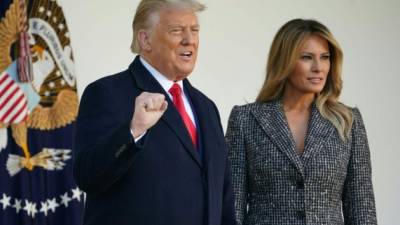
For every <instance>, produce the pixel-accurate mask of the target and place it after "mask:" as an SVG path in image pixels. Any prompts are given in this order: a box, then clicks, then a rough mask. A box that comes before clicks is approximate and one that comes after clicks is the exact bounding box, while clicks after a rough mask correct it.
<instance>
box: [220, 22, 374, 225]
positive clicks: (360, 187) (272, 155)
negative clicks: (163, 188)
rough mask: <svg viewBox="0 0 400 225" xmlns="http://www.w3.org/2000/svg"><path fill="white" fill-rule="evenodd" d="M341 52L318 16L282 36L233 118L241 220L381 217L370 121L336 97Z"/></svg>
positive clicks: (369, 220)
mask: <svg viewBox="0 0 400 225" xmlns="http://www.w3.org/2000/svg"><path fill="white" fill-rule="evenodd" d="M342 58H343V55H342V51H341V49H340V47H339V44H338V43H337V41H336V40H335V39H334V37H333V35H332V34H331V32H330V31H329V30H328V29H327V28H326V27H325V26H324V25H322V24H321V23H319V22H317V21H315V20H302V19H295V20H292V21H289V22H288V23H286V24H285V25H284V26H283V27H282V28H281V29H280V30H279V31H278V33H277V34H276V36H275V38H274V41H273V43H272V46H271V49H270V52H269V58H268V63H267V75H266V80H265V83H264V85H263V87H262V89H261V91H260V93H259V95H258V97H257V99H256V102H255V103H252V104H247V105H244V106H235V107H234V108H233V109H232V112H231V115H230V118H229V124H228V130H227V134H226V140H227V143H228V148H229V160H230V163H231V170H232V179H233V181H232V182H233V187H234V191H235V198H236V199H235V200H236V201H235V207H236V215H237V220H238V224H239V225H242V224H243V225H253V224H254V225H255V224H258V225H262V224H277V225H285V224H288V225H289V224H290V225H296V224H315V225H320V224H329V225H332V224H333V225H336V224H358V225H369V224H376V223H377V222H376V212H375V200H374V193H373V188H372V182H371V163H370V152H369V147H368V141H367V136H366V132H365V128H364V124H363V121H362V118H361V115H360V112H359V111H358V109H357V108H349V107H347V106H346V105H344V104H342V103H341V102H339V101H338V99H339V96H340V92H341V89H342V79H341V67H342Z"/></svg>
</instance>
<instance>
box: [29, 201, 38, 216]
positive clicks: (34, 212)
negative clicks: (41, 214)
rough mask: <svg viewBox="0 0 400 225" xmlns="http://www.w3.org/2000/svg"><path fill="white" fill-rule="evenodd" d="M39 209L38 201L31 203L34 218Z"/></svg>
mask: <svg viewBox="0 0 400 225" xmlns="http://www.w3.org/2000/svg"><path fill="white" fill-rule="evenodd" d="M37 212H38V211H37V209H36V203H32V204H31V214H32V218H35V215H36V213H37Z"/></svg>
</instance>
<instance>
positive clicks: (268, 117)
mask: <svg viewBox="0 0 400 225" xmlns="http://www.w3.org/2000/svg"><path fill="white" fill-rule="evenodd" d="M251 113H252V115H253V116H254V118H255V119H256V120H257V121H258V123H259V124H260V126H261V127H262V129H263V130H264V132H265V133H266V134H267V135H268V136H269V137H270V138H271V140H272V142H273V143H274V144H275V145H276V146H277V147H278V148H279V149H280V150H281V151H282V152H283V153H284V154H286V156H287V157H288V158H289V159H290V161H291V162H292V163H293V164H294V165H295V167H296V168H297V169H298V170H299V171H300V173H301V175H302V176H303V177H304V168H303V163H302V160H301V158H300V156H299V154H298V153H297V152H296V149H295V144H294V140H293V137H292V134H291V132H290V129H289V126H288V124H287V120H286V117H285V115H284V113H283V110H282V107H281V104H280V102H279V101H272V102H268V103H263V104H259V105H258V107H255V108H253V109H252V112H251Z"/></svg>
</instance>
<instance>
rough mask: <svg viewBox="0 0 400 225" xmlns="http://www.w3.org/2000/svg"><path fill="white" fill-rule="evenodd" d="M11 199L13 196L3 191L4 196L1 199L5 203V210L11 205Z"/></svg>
mask: <svg viewBox="0 0 400 225" xmlns="http://www.w3.org/2000/svg"><path fill="white" fill-rule="evenodd" d="M10 200H11V197H9V196H7V195H6V194H4V193H3V198H2V199H1V200H0V203H1V204H3V210H4V209H6V208H7V206H11V204H10Z"/></svg>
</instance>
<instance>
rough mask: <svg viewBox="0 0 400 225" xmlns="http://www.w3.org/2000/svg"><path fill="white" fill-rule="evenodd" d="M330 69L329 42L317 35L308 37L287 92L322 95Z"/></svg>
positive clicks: (286, 89)
mask: <svg viewBox="0 0 400 225" xmlns="http://www.w3.org/2000/svg"><path fill="white" fill-rule="evenodd" d="M330 67H331V62H330V52H329V45H328V42H327V41H326V40H325V39H323V38H321V37H319V36H317V35H311V36H310V37H307V38H306V39H305V42H304V44H303V46H302V47H301V48H300V54H299V58H298V59H297V62H296V65H295V67H294V70H293V72H292V74H291V75H290V76H289V78H288V82H287V83H286V86H285V91H290V92H292V91H295V92H300V93H301V94H311V93H313V94H316V93H320V92H321V91H322V89H323V88H324V86H325V82H326V79H327V76H328V73H329V70H330Z"/></svg>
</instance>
